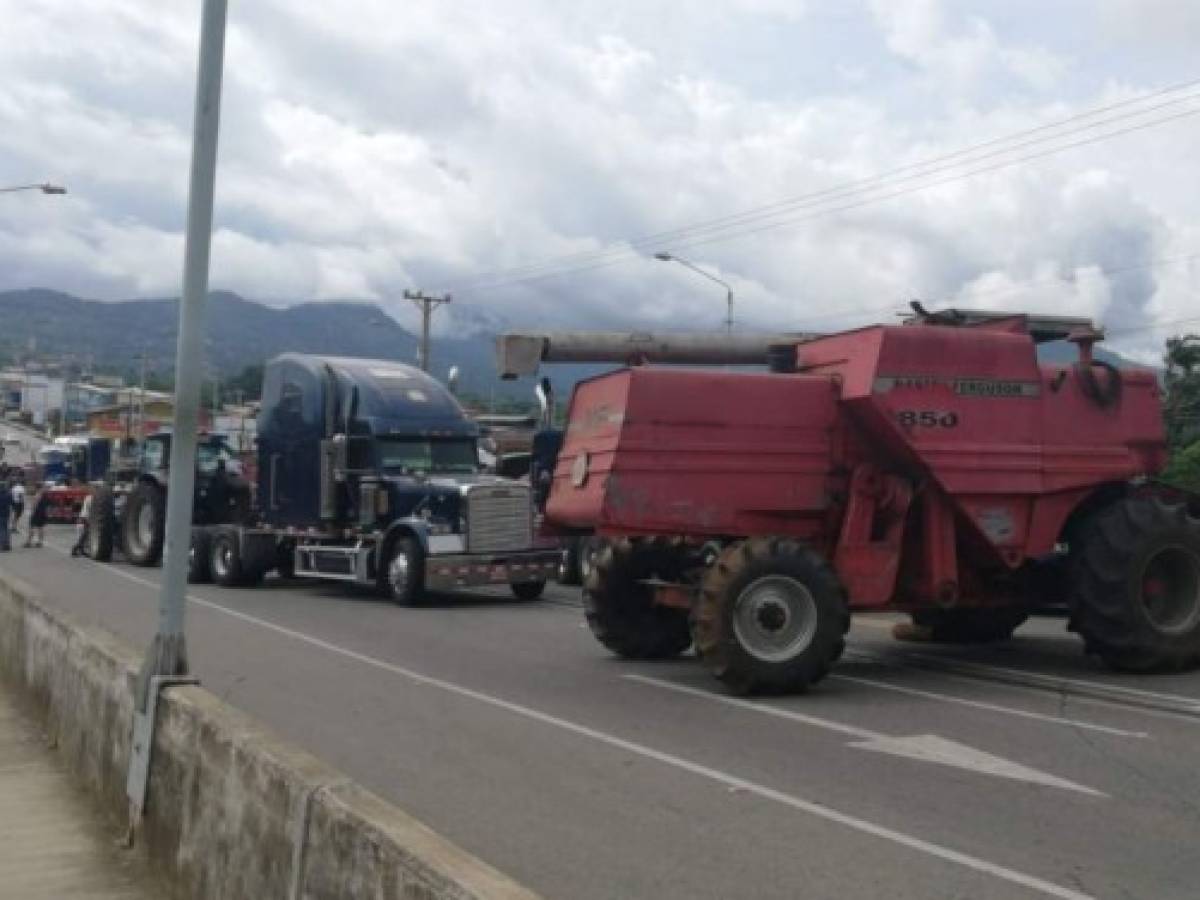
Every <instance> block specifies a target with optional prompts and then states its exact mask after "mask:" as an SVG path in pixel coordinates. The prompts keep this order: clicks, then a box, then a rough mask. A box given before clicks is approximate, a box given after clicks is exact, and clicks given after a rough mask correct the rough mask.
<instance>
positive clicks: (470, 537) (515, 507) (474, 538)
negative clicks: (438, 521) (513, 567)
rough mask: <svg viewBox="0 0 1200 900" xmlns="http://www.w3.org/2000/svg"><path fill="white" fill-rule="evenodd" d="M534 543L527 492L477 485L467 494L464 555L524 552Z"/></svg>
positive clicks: (523, 488) (519, 486) (525, 489)
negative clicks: (466, 553)
mask: <svg viewBox="0 0 1200 900" xmlns="http://www.w3.org/2000/svg"><path fill="white" fill-rule="evenodd" d="M532 543H533V515H532V510H531V508H530V504H529V488H528V487H527V486H525V485H523V484H502V485H479V486H478V487H474V488H471V490H470V491H469V492H468V494H467V552H468V553H493V552H496V551H500V550H526V549H528V548H529V546H530V545H531V544H532Z"/></svg>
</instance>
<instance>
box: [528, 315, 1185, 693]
mask: <svg viewBox="0 0 1200 900" xmlns="http://www.w3.org/2000/svg"><path fill="white" fill-rule="evenodd" d="M1100 337H1101V336H1100V334H1099V333H1098V332H1096V331H1095V330H1094V329H1092V327H1091V325H1090V323H1087V322H1086V321H1082V320H1064V319H1044V318H1043V319H1033V318H1030V317H1026V316H1020V315H1007V314H1005V315H998V314H991V315H978V314H976V315H974V316H972V315H970V314H967V315H962V314H949V315H947V314H938V315H937V316H924V315H922V316H921V317H919V318H918V319H917V320H915V321H914V322H912V323H910V324H907V325H897V326H875V327H870V328H864V329H860V330H856V331H851V332H846V333H842V334H835V335H829V336H824V337H820V338H816V339H813V340H809V341H805V342H802V343H797V344H795V345H794V350H792V351H789V352H788V353H786V354H782V355H781V354H779V353H776V354H775V361H776V364H777V365H776V368H777V369H779V370H780V371H776V372H773V373H770V374H749V373H738V372H724V371H711V370H710V371H672V370H667V369H661V368H631V369H623V370H619V371H616V372H613V373H609V374H607V375H603V376H600V377H597V378H593V379H590V380H588V381H585V382H582V383H581V384H580V385H579V386H578V387H577V389H576V391H575V394H574V396H573V398H572V401H571V405H570V410H569V415H568V419H569V422H568V426H567V430H566V434H565V438H564V441H563V446H562V450H561V452H560V453H559V456H558V459H557V463H556V466H555V471H554V478H553V488H552V490H551V493H550V497H549V501H548V504H547V507H546V514H547V521H548V522H549V523H550V524H551V526H552V527H556V528H559V529H562V530H563V531H566V532H570V533H579V532H581V531H585V530H591V531H593V532H594V533H596V534H598V535H600V536H602V537H604V538H606V539H607V541H608V543H607V546H606V547H605V549H604V550H603V551H602V552H601V554H600V555H599V556H598V557H597V562H596V567H595V571H594V573H593V575H592V577H591V578H590V579H589V580H588V582H587V583H586V584H585V592H584V593H585V608H586V611H587V613H588V620H589V623H590V624H591V626H592V629H593V631H594V632H595V634H596V636H597V637H598V638H599V640H600V641H601V642H602V643H604V644H605V645H606V646H608V647H610V648H611V649H613V650H615V651H616V652H617V653H619V654H622V655H626V656H632V657H647V656H662V655H669V654H671V653H676V652H680V651H681V650H683V649H685V648H686V647H687V646H688V644H689V643H691V642H692V641H694V643H695V646H696V648H697V651H698V653H699V655H700V657H701V659H702V660H703V661H704V662H705V663H706V665H707V666H708V668H709V669H710V670H711V671H712V672H713V674H715V675H716V676H717V677H718V678H720V679H722V680H723V681H725V682H726V683H727V684H729V685H731V686H732V687H734V688H735V689H738V690H742V691H754V690H793V689H802V688H804V687H805V686H807V685H809V684H811V683H813V682H815V681H816V680H818V679H819V678H820V677H822V676H823V675H824V674H825V672H826V671H827V670H828V668H829V666H830V665H831V664H832V663H833V662H834V661H835V660H836V659H837V658H838V656H839V655H840V654H841V651H842V648H843V646H844V643H843V641H844V633H845V631H846V628H847V627H848V621H849V612H850V611H851V610H892V611H905V612H908V613H910V614H911V615H912V616H913V619H914V621H915V624H916V625H917V626H918V628H920V629H921V630H922V631H923V632H924V633H925V636H928V637H931V638H932V639H935V640H944V641H988V640H999V639H1004V638H1006V637H1008V636H1010V635H1011V633H1012V631H1013V630H1014V629H1015V628H1016V627H1017V626H1018V625H1020V623H1021V622H1022V621H1024V619H1025V618H1026V617H1027V615H1028V613H1029V611H1030V609H1031V608H1032V607H1033V606H1035V605H1039V604H1040V603H1042V602H1044V601H1046V600H1053V601H1058V602H1061V601H1064V600H1065V601H1066V602H1068V603H1069V605H1070V608H1071V622H1070V627H1071V628H1072V629H1074V630H1076V631H1078V632H1079V633H1080V634H1081V636H1082V637H1083V638H1084V640H1085V644H1086V647H1087V649H1088V650H1089V651H1090V652H1094V653H1097V654H1099V655H1100V656H1101V657H1102V658H1103V659H1104V660H1105V661H1107V662H1108V663H1109V664H1110V665H1112V666H1114V667H1116V668H1119V669H1123V670H1133V671H1144V670H1152V669H1162V668H1178V667H1184V666H1192V665H1195V664H1196V663H1197V662H1198V661H1200V525H1198V523H1197V521H1196V520H1195V519H1194V518H1192V517H1191V516H1189V511H1188V502H1189V501H1188V499H1187V498H1181V497H1179V496H1177V495H1175V494H1172V493H1171V492H1170V491H1168V490H1166V489H1163V488H1159V487H1158V486H1156V485H1154V484H1153V482H1152V481H1150V480H1149V479H1150V477H1151V476H1153V475H1154V474H1156V473H1157V472H1158V471H1159V470H1160V469H1161V468H1162V466H1163V465H1164V462H1165V441H1164V435H1163V426H1162V421H1161V398H1160V395H1159V387H1158V384H1157V381H1156V379H1155V377H1154V375H1153V373H1151V372H1148V371H1142V370H1123V371H1118V370H1116V369H1114V368H1113V367H1112V366H1109V365H1107V364H1105V363H1102V362H1098V361H1095V360H1093V358H1092V346H1093V344H1094V343H1095V342H1096V341H1097V340H1099V338H1100ZM1062 338H1069V339H1071V340H1073V341H1075V342H1076V343H1077V344H1078V347H1079V354H1078V361H1076V362H1071V363H1066V364H1059V365H1047V366H1041V365H1039V364H1038V361H1037V354H1036V344H1037V342H1039V341H1041V340H1051V339H1062ZM1191 502H1192V503H1193V507H1192V511H1191V512H1192V515H1194V514H1195V512H1196V510H1195V506H1194V500H1193V501H1191Z"/></svg>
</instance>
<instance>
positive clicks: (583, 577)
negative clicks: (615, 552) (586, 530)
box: [579, 537, 603, 584]
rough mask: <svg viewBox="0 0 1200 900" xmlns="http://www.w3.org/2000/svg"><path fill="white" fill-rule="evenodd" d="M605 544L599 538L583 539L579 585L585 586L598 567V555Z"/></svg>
mask: <svg viewBox="0 0 1200 900" xmlns="http://www.w3.org/2000/svg"><path fill="white" fill-rule="evenodd" d="M602 546H603V542H602V541H601V540H600V539H599V538H594V537H588V538H583V539H582V540H580V542H579V583H580V584H583V583H584V582H585V581H587V580H588V576H589V575H591V574H592V569H594V568H595V567H596V554H597V553H599V552H600V549H601V547H602Z"/></svg>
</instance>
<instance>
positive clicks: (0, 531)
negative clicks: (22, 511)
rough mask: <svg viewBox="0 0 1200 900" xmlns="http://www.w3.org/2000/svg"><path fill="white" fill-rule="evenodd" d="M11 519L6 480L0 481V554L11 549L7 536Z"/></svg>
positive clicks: (10, 495) (10, 499)
mask: <svg viewBox="0 0 1200 900" xmlns="http://www.w3.org/2000/svg"><path fill="white" fill-rule="evenodd" d="M11 517H12V494H10V493H9V490H8V479H7V478H5V479H0V552H4V553H7V552H8V551H9V550H11V549H12V544H11V543H10V542H9V536H8V520H9V519H10V518H11Z"/></svg>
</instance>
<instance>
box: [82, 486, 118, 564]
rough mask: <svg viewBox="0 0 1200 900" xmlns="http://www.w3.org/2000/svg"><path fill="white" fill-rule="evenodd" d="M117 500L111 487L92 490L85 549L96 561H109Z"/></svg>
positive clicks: (113, 535)
mask: <svg viewBox="0 0 1200 900" xmlns="http://www.w3.org/2000/svg"><path fill="white" fill-rule="evenodd" d="M116 506H117V500H116V498H115V497H114V496H113V492H112V488H110V487H108V486H103V487H98V488H96V489H95V490H94V491H93V492H92V512H91V515H90V516H89V518H88V533H87V550H88V556H90V557H91V558H92V559H93V560H95V561H96V562H111V561H112V558H113V546H114V544H115V540H114V537H115V534H116V531H117V512H116Z"/></svg>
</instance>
